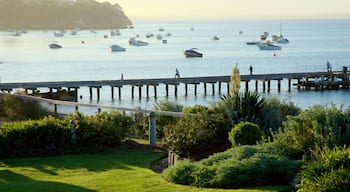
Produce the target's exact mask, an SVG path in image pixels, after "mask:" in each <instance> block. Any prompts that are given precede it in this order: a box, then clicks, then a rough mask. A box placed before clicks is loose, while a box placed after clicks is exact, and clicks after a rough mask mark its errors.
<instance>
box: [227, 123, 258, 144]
mask: <svg viewBox="0 0 350 192" xmlns="http://www.w3.org/2000/svg"><path fill="white" fill-rule="evenodd" d="M263 135H264V133H263V132H262V131H261V129H260V128H259V126H258V125H256V124H254V123H250V122H240V123H239V124H237V125H236V126H235V127H233V128H232V130H231V131H230V132H229V140H230V141H231V143H232V146H239V145H255V144H256V143H257V141H259V140H261V139H262V137H263Z"/></svg>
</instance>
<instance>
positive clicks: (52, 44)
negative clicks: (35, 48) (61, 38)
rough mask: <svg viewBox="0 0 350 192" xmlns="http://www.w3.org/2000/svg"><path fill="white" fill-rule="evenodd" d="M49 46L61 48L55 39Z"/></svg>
mask: <svg viewBox="0 0 350 192" xmlns="http://www.w3.org/2000/svg"><path fill="white" fill-rule="evenodd" d="M49 47H50V48H51V49H60V48H62V46H61V45H59V44H58V43H57V42H56V41H54V42H52V43H51V44H50V45H49Z"/></svg>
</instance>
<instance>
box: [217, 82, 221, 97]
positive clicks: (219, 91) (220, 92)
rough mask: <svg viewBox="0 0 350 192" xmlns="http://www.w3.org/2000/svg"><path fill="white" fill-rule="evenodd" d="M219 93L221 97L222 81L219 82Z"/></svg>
mask: <svg viewBox="0 0 350 192" xmlns="http://www.w3.org/2000/svg"><path fill="white" fill-rule="evenodd" d="M218 91H219V95H221V81H219V88H218Z"/></svg>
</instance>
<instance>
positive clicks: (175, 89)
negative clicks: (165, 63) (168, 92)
mask: <svg viewBox="0 0 350 192" xmlns="http://www.w3.org/2000/svg"><path fill="white" fill-rule="evenodd" d="M174 86H175V88H174V94H175V97H177V85H174Z"/></svg>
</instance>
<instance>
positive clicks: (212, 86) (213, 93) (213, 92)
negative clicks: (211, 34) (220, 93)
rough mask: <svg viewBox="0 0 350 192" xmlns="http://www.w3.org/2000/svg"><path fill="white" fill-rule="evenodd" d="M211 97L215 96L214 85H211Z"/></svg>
mask: <svg viewBox="0 0 350 192" xmlns="http://www.w3.org/2000/svg"><path fill="white" fill-rule="evenodd" d="M211 88H212V95H215V83H211Z"/></svg>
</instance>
